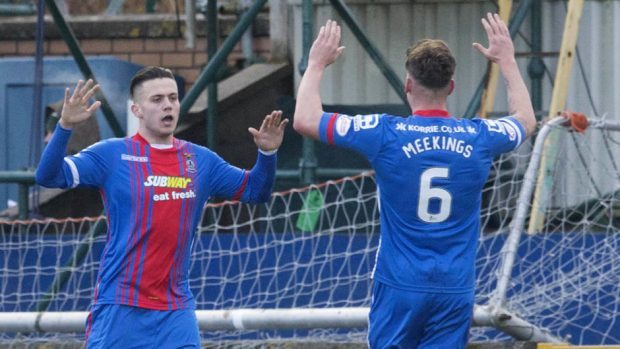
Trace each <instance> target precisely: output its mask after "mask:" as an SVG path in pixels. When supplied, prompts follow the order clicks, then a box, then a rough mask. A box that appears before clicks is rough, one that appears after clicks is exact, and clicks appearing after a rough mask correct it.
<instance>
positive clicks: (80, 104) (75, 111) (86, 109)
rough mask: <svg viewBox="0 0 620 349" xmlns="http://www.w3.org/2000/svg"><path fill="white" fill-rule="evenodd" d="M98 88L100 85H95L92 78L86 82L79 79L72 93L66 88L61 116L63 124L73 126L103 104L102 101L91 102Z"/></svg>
mask: <svg viewBox="0 0 620 349" xmlns="http://www.w3.org/2000/svg"><path fill="white" fill-rule="evenodd" d="M98 89H99V85H98V84H97V85H95V83H94V82H93V80H92V79H88V81H86V83H84V82H83V81H82V80H80V81H78V83H77V85H76V86H75V89H74V90H73V94H71V95H70V94H69V89H68V88H67V89H65V100H64V104H63V106H62V114H61V116H60V122H61V125H62V126H64V127H73V126H74V125H75V124H77V123H80V122H82V121H84V120H86V119H88V118H89V117H90V116H91V115H92V114H93V112H94V111H95V110H97V109H98V108H99V107H100V106H101V102H100V101H96V102H94V103H92V104H90V98H91V97H92V96H94V95H95V92H97V90H98ZM89 104H90V105H89Z"/></svg>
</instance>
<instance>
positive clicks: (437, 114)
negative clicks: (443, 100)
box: [413, 109, 450, 118]
mask: <svg viewBox="0 0 620 349" xmlns="http://www.w3.org/2000/svg"><path fill="white" fill-rule="evenodd" d="M413 115H417V116H425V117H433V118H449V117H450V113H448V111H447V110H444V109H421V110H416V111H414V112H413Z"/></svg>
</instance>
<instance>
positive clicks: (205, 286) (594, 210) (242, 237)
mask: <svg viewBox="0 0 620 349" xmlns="http://www.w3.org/2000/svg"><path fill="white" fill-rule="evenodd" d="M558 132H559V133H560V135H559V140H560V141H559V143H558V144H557V149H558V153H557V156H556V158H555V160H554V161H552V162H551V163H552V165H553V166H551V168H552V170H553V172H552V176H553V177H552V181H550V183H552V188H551V190H550V193H551V194H550V197H548V198H547V199H548V201H547V202H548V204H547V205H546V207H547V208H546V220H545V224H544V225H543V226H542V228H541V232H540V233H538V234H535V235H524V236H523V237H522V238H521V243H520V245H519V249H518V257H517V259H516V261H515V267H514V269H513V277H512V279H511V282H510V287H509V290H508V295H507V299H508V301H507V305H506V306H507V308H508V309H509V310H511V311H513V312H515V313H516V314H518V315H520V316H521V317H522V318H524V319H525V320H527V321H529V322H531V323H533V324H535V325H537V326H540V327H543V328H546V329H548V330H550V331H551V333H552V334H554V335H556V336H559V337H563V338H566V337H570V341H571V342H572V343H580V344H601V343H605V344H618V343H620V320H619V319H618V316H617V314H618V313H619V311H620V300H619V297H618V295H619V294H620V257H619V255H620V254H619V251H620V246H619V245H620V201H619V200H618V199H619V198H620V178H619V176H620V171H619V167H618V166H619V163H620V160H619V159H620V144H619V141H620V135H618V134H617V133H610V132H606V131H600V130H596V129H589V130H588V131H587V132H586V134H585V135H581V134H573V133H567V132H566V131H565V130H563V129H562V130H559V131H558ZM530 149H531V147H530V146H529V144H525V145H523V146H522V147H521V149H520V150H519V151H518V152H514V153H512V154H508V155H505V156H503V157H502V158H500V159H498V161H496V162H495V163H494V165H493V171H492V174H491V176H490V178H489V181H488V185H487V186H486V188H485V191H484V194H483V203H484V208H483V211H482V217H481V219H482V224H483V234H482V235H481V239H480V245H479V249H478V258H477V262H476V267H477V271H478V280H477V297H476V298H477V304H486V303H487V302H488V301H489V299H490V297H491V296H492V294H493V292H494V290H495V287H496V283H497V270H498V267H499V264H500V258H499V257H500V250H501V247H502V245H503V244H504V242H505V240H506V237H507V233H508V230H509V224H510V222H511V220H512V218H513V215H514V213H515V210H516V205H517V197H518V195H519V190H520V188H521V185H522V180H523V174H524V172H525V168H526V167H527V164H528V162H529V158H530ZM375 191H376V187H375V182H374V177H373V176H372V174H371V173H365V174H362V175H359V176H357V177H352V178H344V179H342V180H339V181H332V182H327V183H323V184H320V185H316V186H311V187H307V188H302V189H296V190H291V191H288V192H283V193H277V194H274V196H273V198H272V200H271V201H270V202H269V203H268V204H262V205H245V204H240V203H231V202H225V203H220V204H210V205H208V206H207V207H206V209H205V214H204V218H203V222H202V224H201V227H200V229H199V235H198V239H197V241H196V246H194V252H193V257H192V261H193V262H192V267H191V287H192V290H193V292H194V294H195V296H196V300H197V303H198V308H199V309H205V310H209V309H239V308H292V307H298V308H309V307H311V308H324V307H367V306H369V303H370V294H371V292H370V284H371V281H370V274H371V271H372V267H373V264H374V257H375V253H376V250H377V244H378V234H379V223H378V213H377V201H376V196H375ZM102 223H105V220H104V219H103V218H97V219H81V220H63V221H52V220H49V221H29V222H3V223H2V222H0V287H1V289H0V312H15V311H36V310H37V308H38V307H41V306H42V305H41V302H42V300H43V299H45V297H46V295H47V294H48V292H49V289H50V287H51V284H52V281H53V279H54V278H55V277H56V275H58V274H59V273H60V272H62V271H67V272H69V271H70V272H71V273H66V274H64V275H65V276H66V282H65V283H63V284H62V285H61V286H59V288H58V292H57V294H56V295H55V297H53V299H52V300H51V302H50V303H49V307H48V309H49V310H55V311H57V310H61V311H70V310H87V309H88V304H89V303H90V300H91V298H92V292H93V287H94V284H95V280H96V273H97V268H98V260H99V256H100V254H101V250H102V248H103V244H104V243H105V236H104V235H103V234H101V232H102V231H103V230H102V226H103V225H105V224H102ZM87 246H88V247H89V248H85V247H87ZM80 247H81V248H82V249H83V250H85V251H84V252H85V253H84V257H83V258H82V259H80V260H79V261H77V262H73V265H70V266H68V267H67V262H68V261H69V260H71V258H73V255H74V253H75V251H76V250H77V249H79V248H80ZM44 336H46V337H48V338H53V339H63V338H65V336H66V335H54V334H47V335H44ZM365 336H366V331H365V329H333V330H330V329H322V330H260V331H257V330H253V331H215V332H211V331H210V332H205V333H203V337H204V338H205V339H206V340H231V341H238V340H247V341H250V342H253V341H256V340H278V339H282V340H304V341H343V342H344V341H346V342H364V341H365ZM14 337H15V335H14V334H3V335H2V338H4V339H5V340H11V339H12V338H14ZM25 338H27V339H29V340H35V339H36V338H40V336H36V337H35V336H34V335H29V336H27V337H25ZM71 338H73V337H71ZM75 338H77V339H79V338H80V335H79V334H78V335H77V336H75ZM505 338H506V336H505V335H503V334H501V333H499V332H497V331H495V330H489V329H482V328H474V329H472V340H476V341H479V340H498V339H499V340H501V339H505Z"/></svg>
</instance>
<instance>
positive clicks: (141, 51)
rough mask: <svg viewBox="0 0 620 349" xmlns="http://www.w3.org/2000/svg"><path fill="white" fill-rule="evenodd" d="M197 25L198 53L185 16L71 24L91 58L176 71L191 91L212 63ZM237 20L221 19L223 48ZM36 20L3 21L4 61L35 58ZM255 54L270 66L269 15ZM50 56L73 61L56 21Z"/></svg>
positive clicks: (231, 63) (80, 19)
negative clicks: (188, 43)
mask: <svg viewBox="0 0 620 349" xmlns="http://www.w3.org/2000/svg"><path fill="white" fill-rule="evenodd" d="M200 17H201V16H198V18H199V19H198V20H197V23H196V25H197V39H196V45H195V46H196V47H194V48H187V47H186V40H185V39H184V38H183V31H184V28H185V24H184V23H185V16H181V17H180V18H179V20H180V21H179V22H178V26H177V18H176V16H174V15H172V14H150V15H135V14H134V15H118V16H70V17H67V18H66V20H67V22H68V24H69V26H70V27H71V28H72V29H73V32H74V34H75V35H76V37H77V39H78V40H79V43H80V46H81V48H82V51H83V53H84V54H85V55H88V56H110V55H112V56H116V57H118V58H119V59H122V60H125V61H128V62H131V63H135V64H139V65H145V66H146V65H159V66H165V67H167V68H170V69H172V70H173V72H174V73H175V74H176V75H178V76H181V77H182V78H184V80H185V90H188V89H189V88H190V87H191V86H192V85H193V84H194V82H195V81H196V78H197V77H198V76H199V74H200V71H201V69H202V68H203V66H204V65H205V64H206V63H207V53H206V52H207V43H206V42H207V40H206V38H205V33H206V30H205V27H206V21H205V20H204V17H202V20H200ZM237 20H238V19H237V16H235V15H227V14H225V15H220V16H219V23H218V25H219V30H220V33H219V34H220V35H219V44H221V42H222V41H223V40H225V39H226V37H227V36H228V34H229V33H230V32H231V31H232V29H233V28H234V26H235V24H236V23H237ZM35 32H36V18H35V17H14V18H7V17H4V18H1V19H0V58H3V57H14V56H28V57H31V56H33V55H34V54H35V49H36V42H35V37H34V35H35ZM253 34H254V37H253V49H254V55H255V56H256V58H257V60H263V61H265V60H269V58H270V49H271V40H270V38H269V19H268V14H265V13H261V14H259V17H258V18H257V19H256V21H255V22H254V24H253ZM44 54H45V56H48V57H49V56H67V55H70V52H69V49H68V48H67V45H66V44H65V42H64V40H63V39H62V37H61V35H60V33H59V31H58V29H57V28H56V25H55V24H54V23H53V21H52V19H51V17H49V16H47V17H46V23H45V43H44ZM243 59H244V57H243V52H242V51H241V46H240V45H237V46H236V47H235V49H234V50H233V51H232V53H231V54H230V55H229V56H228V61H227V66H228V71H229V73H232V72H235V71H236V70H238V68H239V65H241V64H242V63H243Z"/></svg>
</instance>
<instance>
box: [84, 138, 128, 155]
mask: <svg viewBox="0 0 620 349" xmlns="http://www.w3.org/2000/svg"><path fill="white" fill-rule="evenodd" d="M128 140H129V138H106V139H102V140H100V141H98V142H96V143H93V144H91V145H89V146H88V147H86V148H85V149H84V150H89V151H96V152H107V151H114V150H115V149H123V148H125V146H126V144H127V142H128Z"/></svg>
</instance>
